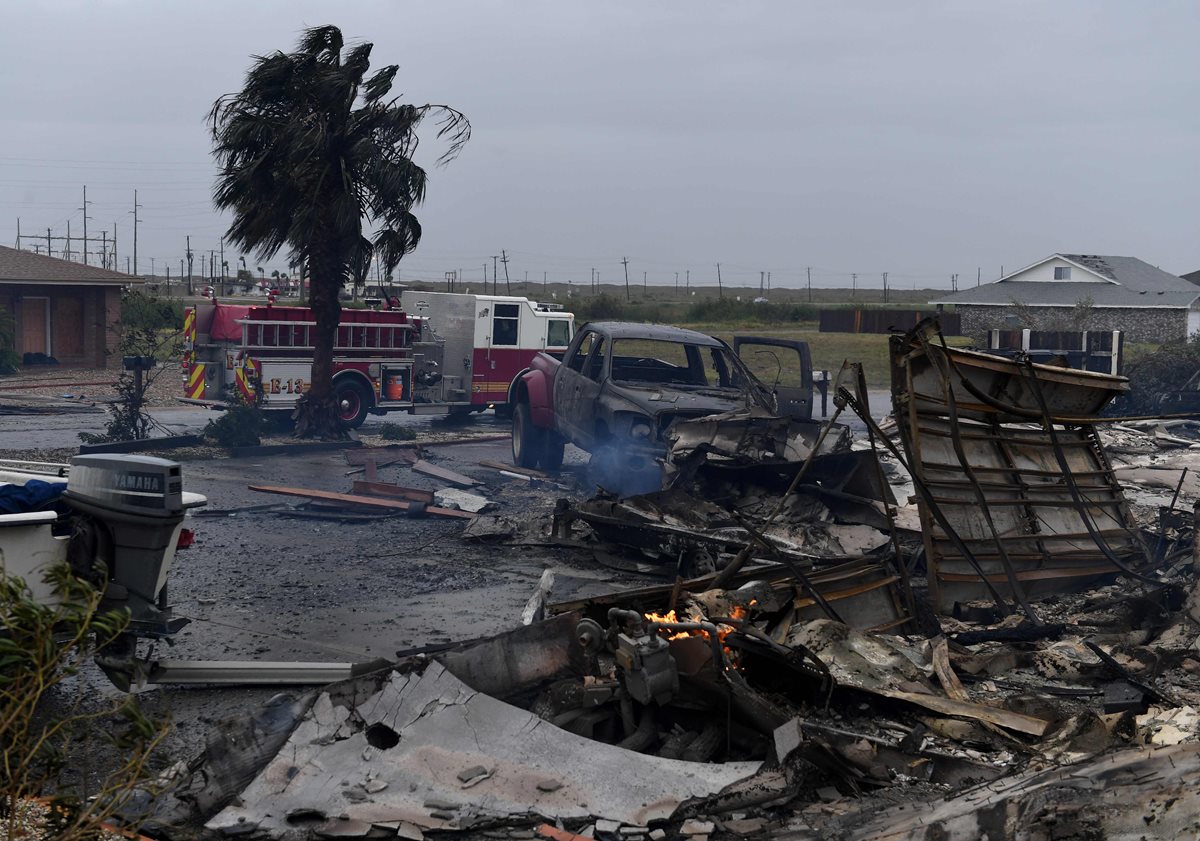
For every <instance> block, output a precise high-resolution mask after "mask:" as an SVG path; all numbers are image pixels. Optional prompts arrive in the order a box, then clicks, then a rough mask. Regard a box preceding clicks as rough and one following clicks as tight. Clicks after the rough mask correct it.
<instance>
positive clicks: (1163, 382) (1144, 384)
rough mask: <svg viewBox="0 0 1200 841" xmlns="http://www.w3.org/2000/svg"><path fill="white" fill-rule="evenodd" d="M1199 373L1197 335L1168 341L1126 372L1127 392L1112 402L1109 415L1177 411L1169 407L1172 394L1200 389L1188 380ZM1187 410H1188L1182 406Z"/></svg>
mask: <svg viewBox="0 0 1200 841" xmlns="http://www.w3.org/2000/svg"><path fill="white" fill-rule="evenodd" d="M1198 372H1200V336H1197V337H1193V338H1192V339H1190V340H1188V341H1186V342H1183V341H1179V342H1171V343H1170V344H1165V345H1163V346H1162V347H1160V348H1159V349H1158V350H1156V351H1154V352H1153V353H1151V354H1148V355H1146V356H1144V357H1142V358H1141V359H1139V360H1138V362H1137V363H1136V364H1134V365H1132V366H1130V367H1129V369H1128V370H1126V371H1125V375H1126V376H1127V377H1129V391H1128V392H1126V394H1125V396H1124V397H1122V398H1121V399H1120V400H1119V401H1117V402H1116V403H1114V404H1113V405H1112V407H1111V409H1110V410H1109V412H1108V414H1116V415H1153V414H1157V413H1160V412H1176V411H1180V409H1179V408H1178V407H1174V406H1172V403H1173V402H1174V401H1173V400H1172V399H1171V397H1172V395H1171V392H1176V391H1182V390H1184V389H1185V387H1186V388H1187V389H1189V390H1200V384H1197V383H1190V382H1189V381H1190V380H1191V379H1192V378H1193V377H1194V376H1196V374H1197V373H1198ZM1185 408H1190V407H1185Z"/></svg>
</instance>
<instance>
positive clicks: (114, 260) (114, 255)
mask: <svg viewBox="0 0 1200 841" xmlns="http://www.w3.org/2000/svg"><path fill="white" fill-rule="evenodd" d="M118 265H120V264H119V263H118V262H117V223H116V222H113V250H112V270H113V271H114V272H115V271H120V270H119V269H118V268H117V266H118Z"/></svg>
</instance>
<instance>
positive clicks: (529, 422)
mask: <svg viewBox="0 0 1200 841" xmlns="http://www.w3.org/2000/svg"><path fill="white" fill-rule="evenodd" d="M545 436H546V432H545V430H543V429H539V428H538V427H536V426H534V425H533V416H532V415H531V413H530V410H529V404H528V403H518V404H517V405H516V407H515V408H514V409H513V416H512V457H513V464H515V465H517V466H518V467H529V468H534V467H537V465H538V459H540V458H541V456H542V449H543V446H544V439H545Z"/></svg>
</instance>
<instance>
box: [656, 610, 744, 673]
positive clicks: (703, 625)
mask: <svg viewBox="0 0 1200 841" xmlns="http://www.w3.org/2000/svg"><path fill="white" fill-rule="evenodd" d="M646 624H647V625H652V626H653V627H655V628H662V629H663V630H664V631H704V632H705V633H706V634H708V643H709V645H710V646H711V647H712V651H713V665H714V666H716V667H717V671H724V670H725V654H724V653H723V652H722V651H721V640H720V638H719V637H718V636H717V626H716V625H714V624H713V623H712V622H652V621H649V620H646Z"/></svg>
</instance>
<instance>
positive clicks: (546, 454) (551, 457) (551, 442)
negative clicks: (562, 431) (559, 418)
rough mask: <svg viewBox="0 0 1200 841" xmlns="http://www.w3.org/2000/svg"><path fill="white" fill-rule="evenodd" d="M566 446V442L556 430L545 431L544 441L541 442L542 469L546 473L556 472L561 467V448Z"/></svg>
mask: <svg viewBox="0 0 1200 841" xmlns="http://www.w3.org/2000/svg"><path fill="white" fill-rule="evenodd" d="M566 446H567V442H566V441H564V440H563V439H562V436H561V435H559V434H558V433H557V432H546V437H545V441H544V442H543V444H542V470H545V471H546V472H547V473H557V472H558V471H559V470H560V469H562V463H563V449H565V448H566Z"/></svg>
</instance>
